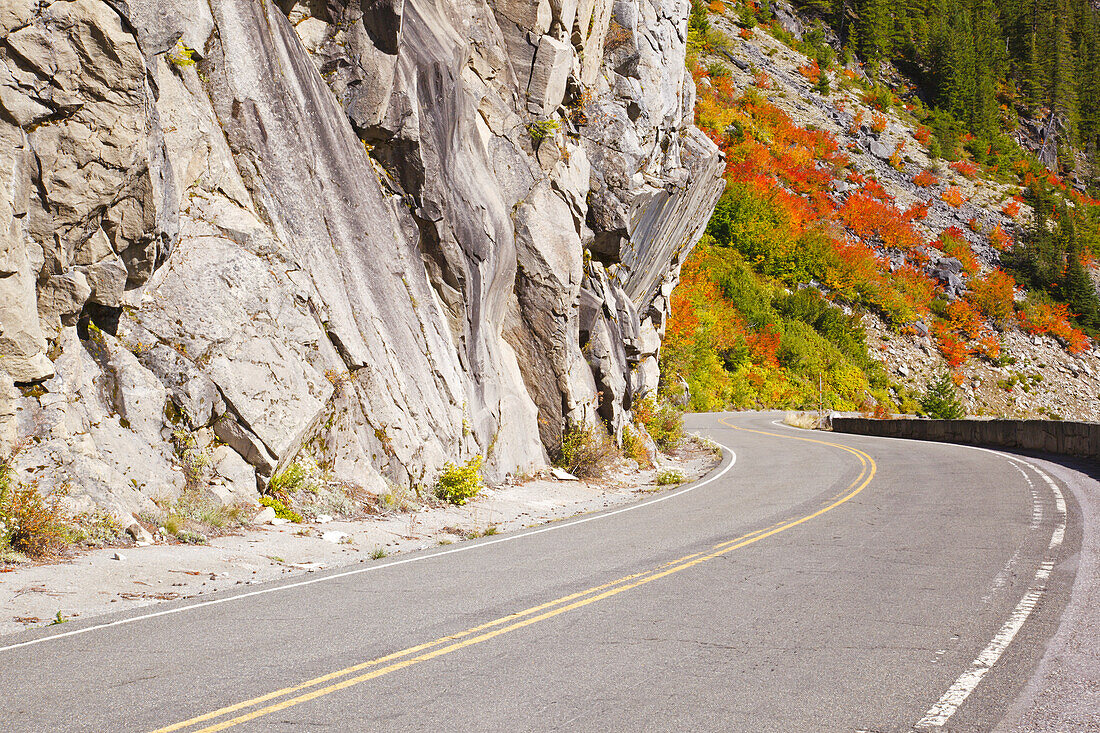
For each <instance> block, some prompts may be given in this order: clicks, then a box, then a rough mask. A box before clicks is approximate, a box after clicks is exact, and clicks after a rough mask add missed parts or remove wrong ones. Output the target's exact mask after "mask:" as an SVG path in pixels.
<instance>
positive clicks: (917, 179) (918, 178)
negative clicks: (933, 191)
mask: <svg viewBox="0 0 1100 733" xmlns="http://www.w3.org/2000/svg"><path fill="white" fill-rule="evenodd" d="M939 182H940V179H939V178H937V177H936V174H935V173H933V172H932V171H928V170H924V171H921V172H920V173H918V174H917V175H915V176H913V183H914V184H916V185H918V186H920V187H921V188H928V187H929V186H935V185H937V184H938V183H939Z"/></svg>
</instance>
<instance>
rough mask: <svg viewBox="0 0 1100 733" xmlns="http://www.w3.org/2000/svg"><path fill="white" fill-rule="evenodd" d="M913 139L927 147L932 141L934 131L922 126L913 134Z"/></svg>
mask: <svg viewBox="0 0 1100 733" xmlns="http://www.w3.org/2000/svg"><path fill="white" fill-rule="evenodd" d="M913 139H915V140H916V141H917V142H918V143H920V144H921V145H927V144H928V143H929V141H931V140H932V131H931V130H929V129H928V128H927V127H925V126H924V125H921V126H920V127H918V128H917V129H916V132H914V133H913Z"/></svg>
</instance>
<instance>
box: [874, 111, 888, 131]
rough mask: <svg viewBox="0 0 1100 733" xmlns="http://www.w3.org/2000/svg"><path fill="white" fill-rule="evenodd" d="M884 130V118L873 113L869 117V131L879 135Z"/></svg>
mask: <svg viewBox="0 0 1100 733" xmlns="http://www.w3.org/2000/svg"><path fill="white" fill-rule="evenodd" d="M885 129H886V117H885V116H884V115H880V114H879V113H878V112H875V113H874V114H873V115H871V130H872V131H874V132H876V133H881V132H883V131H884V130H885Z"/></svg>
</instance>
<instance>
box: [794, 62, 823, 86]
mask: <svg viewBox="0 0 1100 733" xmlns="http://www.w3.org/2000/svg"><path fill="white" fill-rule="evenodd" d="M798 73H800V74H802V76H804V77H806V79H807V80H808V81H809V82H810V83H811V84H816V83H817V81H818V79H820V78H821V67H820V66H818V65H817V61H811V62H810V63H808V64H804V65H802V66H799V67H798Z"/></svg>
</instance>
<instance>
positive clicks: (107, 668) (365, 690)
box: [0, 414, 1080, 733]
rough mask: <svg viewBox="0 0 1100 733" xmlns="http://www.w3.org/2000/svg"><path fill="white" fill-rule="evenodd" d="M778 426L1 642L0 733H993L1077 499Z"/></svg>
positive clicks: (897, 448)
mask: <svg viewBox="0 0 1100 733" xmlns="http://www.w3.org/2000/svg"><path fill="white" fill-rule="evenodd" d="M776 418H777V415H775V414H730V415H695V416H691V417H689V427H690V428H692V429H695V430H699V431H700V432H703V433H704V434H706V435H709V436H710V437H712V438H714V439H715V440H716V441H718V442H720V443H721V444H723V445H725V446H727V447H729V448H730V449H732V454H727V456H726V458H725V460H724V461H723V464H722V465H721V466H720V467H719V468H718V469H716V470H715V472H714V473H712V474H711V476H710V477H708V478H707V479H705V480H704V481H702V482H700V483H697V484H695V485H693V486H688V487H685V488H682V489H679V490H676V491H672V492H667V493H664V494H661V495H658V496H656V497H654V498H652V499H649V500H647V501H645V502H642V503H640V504H637V505H633V506H630V507H625V508H620V509H616V510H612V511H608V512H603V513H600V514H594V515H587V516H585V517H583V518H580V519H575V520H570V521H566V522H559V523H557V524H552V525H548V526H547V527H545V528H540V529H536V530H527V531H525V532H521V533H517V534H512V535H502V536H498V537H492V538H485V539H482V540H478V541H474V542H469V543H463V544H462V545H457V546H452V547H447V548H437V549H435V550H431V551H426V552H424V553H420V554H417V555H411V556H407V557H400V558H391V559H387V560H383V561H379V562H376V563H374V564H371V565H364V566H358V567H356V568H354V569H351V570H344V571H333V572H328V573H318V574H314V575H310V576H307V577H305V578H301V577H299V578H297V579H294V580H291V581H283V582H280V583H274V584H270V585H266V586H252V587H249V588H248V589H247V590H246V591H241V592H238V593H236V594H232V593H230V594H221V595H216V596H211V597H204V599H203V600H202V602H196V601H190V602H183V603H178V604H174V605H173V604H165V605H163V606H156V607H153V608H152V609H145V610H144V614H145V615H142V614H141V612H137V613H131V614H129V615H127V616H118V617H114V618H111V617H107V618H103V617H100V618H98V619H94V620H89V621H86V622H83V623H82V624H77V623H71V624H66V625H65V626H64V627H60V628H59V629H43V630H36V631H32V632H28V633H24V634H20V635H16V636H10V637H5V638H4V639H3V640H0V690H3V694H2V698H0V700H2V702H0V729H3V730H4V731H52V730H65V731H130V730H133V731H154V730H157V731H171V730H179V731H187V732H189V733H194V731H214V730H234V731H242V732H243V731H272V730H275V731H281V730H288V731H290V730H333V731H352V730H355V731H359V730H441V729H447V730H617V731H618V730H631V731H633V730H654V731H665V730H715V731H718V730H721V731H785V732H786V731H813V732H814V733H817V732H822V731H849V732H854V731H874V732H876V733H879V732H881V733H885V732H887V731H912V730H914V729H916V730H958V731H985V730H992V729H993V728H995V727H996V726H997V725H998V723H1000V722H1001V719H1002V718H1003V717H1004V715H1005V710H1006V709H1008V707H1009V705H1010V704H1011V703H1012V702H1013V700H1015V699H1016V698H1017V696H1018V695H1019V694H1020V693H1021V691H1022V690H1023V689H1024V688H1025V685H1026V684H1027V682H1028V680H1029V678H1030V677H1031V676H1032V674H1033V671H1034V670H1035V668H1036V665H1037V663H1038V661H1039V659H1040V657H1041V655H1042V653H1043V650H1044V648H1045V646H1046V643H1047V640H1048V639H1049V638H1050V636H1051V634H1052V633H1053V632H1054V630H1055V628H1056V627H1057V624H1058V620H1059V616H1060V613H1061V610H1062V608H1064V606H1065V604H1066V602H1067V600H1068V597H1069V589H1070V588H1071V586H1072V582H1073V575H1072V572H1073V563H1071V562H1063V560H1064V559H1065V558H1067V557H1069V556H1071V555H1072V554H1073V553H1074V552H1075V551H1076V548H1077V547H1078V546H1079V544H1080V530H1079V523H1075V512H1074V508H1075V507H1074V504H1073V503H1072V499H1071V498H1070V497H1069V495H1068V492H1063V491H1062V489H1061V485H1060V483H1059V482H1058V481H1056V480H1050V481H1048V479H1049V478H1050V476H1049V474H1046V473H1044V472H1042V471H1040V470H1039V469H1037V468H1035V467H1034V465H1032V464H1031V463H1030V462H1028V461H1027V460H1026V459H1019V458H1016V457H1010V456H1006V455H1004V454H995V453H992V452H988V451H981V450H976V449H972V448H966V447H961V446H950V445H941V444H934V443H914V442H904V441H893V440H885V439H878V438H864V437H857V436H849V435H840V434H831V433H811V432H806V431H796V430H793V429H791V428H787V427H785V426H780V425H777V424H775V423H774V422H773V421H775V420H776ZM733 454H735V455H736V458H735V460H734V459H733ZM1063 493H1064V494H1065V496H1064V498H1063ZM1067 501H1068V502H1069V504H1068V506H1067ZM1067 517H1068V525H1067Z"/></svg>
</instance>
